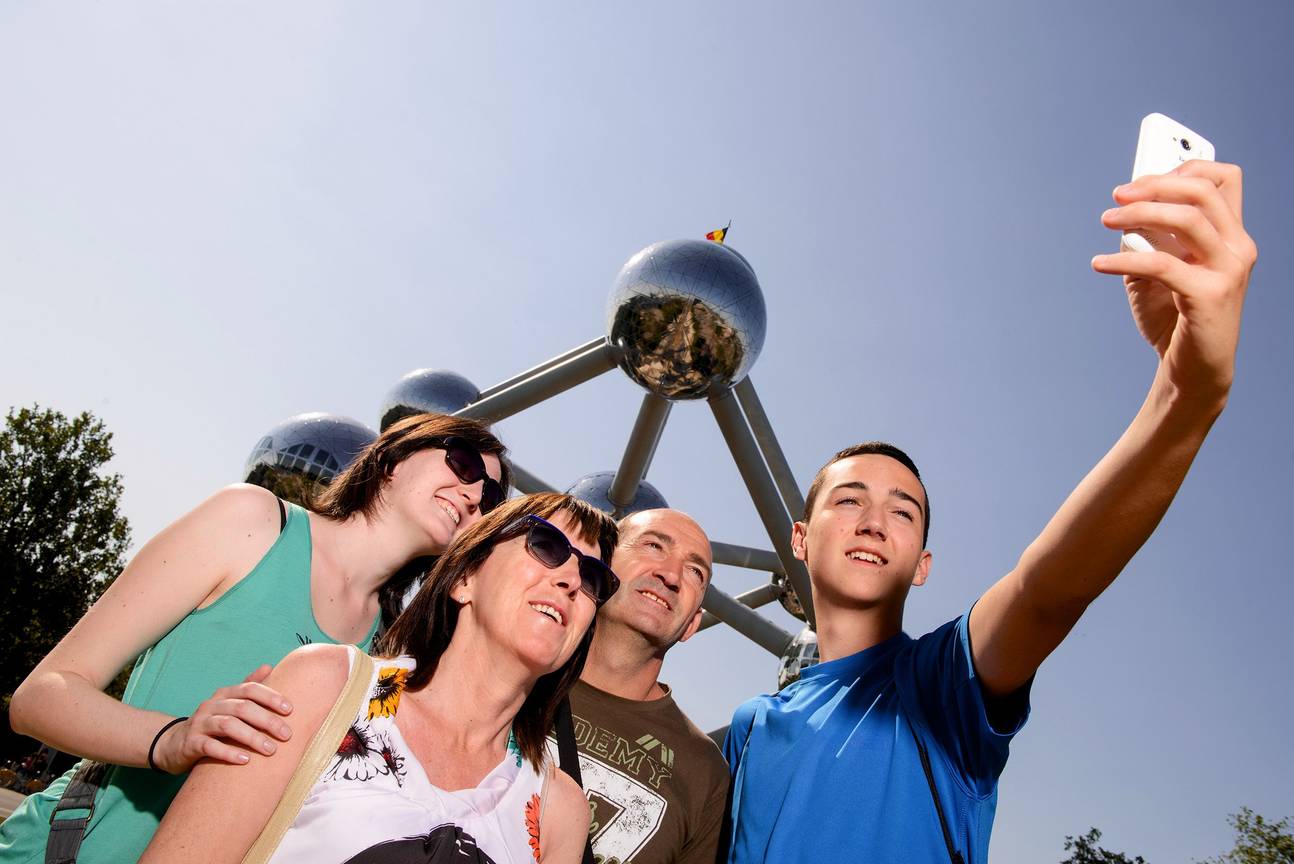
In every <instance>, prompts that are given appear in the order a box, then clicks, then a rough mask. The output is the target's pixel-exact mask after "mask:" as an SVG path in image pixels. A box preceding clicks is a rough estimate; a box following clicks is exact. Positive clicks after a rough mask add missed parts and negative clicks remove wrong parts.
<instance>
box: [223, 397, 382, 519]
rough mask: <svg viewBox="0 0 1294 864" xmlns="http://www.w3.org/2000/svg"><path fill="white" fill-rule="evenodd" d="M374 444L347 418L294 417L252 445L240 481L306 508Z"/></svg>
mask: <svg viewBox="0 0 1294 864" xmlns="http://www.w3.org/2000/svg"><path fill="white" fill-rule="evenodd" d="M375 438H377V433H375V432H374V431H373V430H372V429H370V428H368V427H367V426H365V425H364V424H363V423H361V422H359V421H358V420H352V419H350V418H349V417H339V416H337V415H336V414H324V413H321V412H315V413H312V414H298V415H297V416H295V417H289V418H288V419H287V420H284V421H283V422H282V423H280V424H279V425H277V426H275V427H274V428H273V429H271V430H270V431H269V432H267V433H266V434H265V435H264V437H262V438H261V440H260V441H258V442H256V446H255V447H254V448H253V449H252V455H251V456H249V457H247V467H246V468H245V469H244V470H243V480H244V481H246V482H248V483H255V484H256V485H257V486H264V487H265V488H266V489H268V490H270V491H271V492H273V493H274V494H275V495H278V496H279V497H280V498H283V499H286V500H288V501H292V502H295V503H297V504H302V505H307V504H308V502H310V501H311V500H312V499H313V498H314V496H315V494H316V493H318V492H319V491H320V490H322V488H323V487H324V486H327V485H328V484H329V483H330V482H331V481H332V479H333V478H334V477H336V476H337V475H338V474H339V473H341V471H342V469H343V468H345V467H346V466H347V465H349V464H350V463H351V462H352V461H353V460H354V459H355V457H356V456H358V455H359V453H360V451H361V450H363V449H364V448H365V447H367V446H368V445H369V444H370V443H371V442H372V441H373V439H375Z"/></svg>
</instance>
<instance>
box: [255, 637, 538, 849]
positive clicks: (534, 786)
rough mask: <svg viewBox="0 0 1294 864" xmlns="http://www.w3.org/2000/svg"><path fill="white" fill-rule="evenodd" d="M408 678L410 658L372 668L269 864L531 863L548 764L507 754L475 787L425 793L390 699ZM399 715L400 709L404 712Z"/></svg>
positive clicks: (426, 784)
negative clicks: (361, 695)
mask: <svg viewBox="0 0 1294 864" xmlns="http://www.w3.org/2000/svg"><path fill="white" fill-rule="evenodd" d="M354 650H355V649H353V648H352V649H351V651H352V652H354ZM354 656H356V655H355V653H352V658H353V657H354ZM416 668H417V664H416V662H415V661H414V660H413V658H411V657H390V658H381V659H379V660H378V661H377V663H376V665H375V667H374V669H373V673H372V678H371V679H370V683H369V692H368V693H367V694H365V695H366V697H367V698H365V699H364V700H362V701H361V703H360V705H359V706H358V709H357V711H356V714H355V716H354V717H353V718H352V722H351V724H350V728H349V729H348V730H347V732H346V735H345V737H344V739H343V741H342V742H341V746H339V747H338V748H337V752H336V753H335V754H334V755H333V756H332V758H331V760H330V762H329V764H328V766H327V768H326V769H325V770H324V772H323V774H322V775H321V776H320V778H319V780H318V781H316V782H315V784H314V786H313V787H312V788H311V790H310V793H309V794H308V795H307V796H306V799H305V801H304V802H303V803H302V806H301V812H300V813H299V814H298V815H297V819H296V821H295V823H294V827H293V829H292V830H289V831H288V832H287V833H286V834H285V835H284V836H283V840H282V841H281V843H280V844H279V848H278V849H277V850H276V851H275V853H274V856H273V858H271V861H272V862H273V864H319V862H330V861H331V862H339V861H346V862H349V864H370V862H372V864H376V862H382V864H459V862H463V864H467V862H472V864H493V862H499V864H522V862H529V864H534V862H535V861H537V860H539V858H538V857H537V850H538V848H539V811H540V810H541V809H542V806H543V805H542V803H541V800H542V799H541V796H542V795H543V789H544V784H545V782H547V779H548V778H549V777H550V776H551V771H552V770H553V768H552V765H551V763H548V764H544V765H543V766H542V767H539V768H536V767H535V766H533V765H532V764H530V763H529V762H527V761H526V760H525V759H524V757H523V758H522V759H520V764H518V763H519V760H518V754H517V752H516V750H515V749H513V748H508V749H506V750H505V751H504V752H502V753H500V754H499V756H500V760H499V763H498V764H497V765H496V766H495V767H494V769H493V770H492V771H490V772H489V773H488V774H487V775H486V776H485V777H483V778H482V779H481V780H480V782H479V783H478V784H477V785H475V786H474V787H472V788H469V789H455V790H446V789H442V788H440V787H438V786H436V785H434V784H433V783H432V782H431V780H430V779H429V777H428V768H427V767H426V766H423V765H421V764H419V762H418V759H417V757H416V756H415V755H414V754H413V752H412V751H411V750H410V749H409V745H408V743H407V742H406V741H405V740H404V735H403V734H402V733H403V729H402V727H401V726H400V725H399V722H398V718H399V714H398V710H399V708H400V707H401V701H400V698H399V697H400V695H401V694H402V693H403V692H404V690H405V689H406V687H407V682H408V680H409V678H411V677H412V676H413V674H414V671H415V670H416ZM401 673H402V674H401ZM408 705H409V702H408V700H404V703H403V707H405V708H407V707H408ZM514 746H515V745H514Z"/></svg>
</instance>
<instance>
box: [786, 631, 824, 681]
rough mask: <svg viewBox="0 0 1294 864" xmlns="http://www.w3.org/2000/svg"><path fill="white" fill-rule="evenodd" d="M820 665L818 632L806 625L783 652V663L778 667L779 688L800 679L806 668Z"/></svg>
mask: <svg viewBox="0 0 1294 864" xmlns="http://www.w3.org/2000/svg"><path fill="white" fill-rule="evenodd" d="M816 665H818V634H817V633H814V632H813V628H812V627H805V628H804V629H803V630H801V631H800V634H799V635H798V636H796V637H795V638H794V639H792V640H791V644H789V645H787V646H786V650H785V651H783V652H782V663H781V665H780V666H778V668H777V689H778V690H781V689H782V688H783V687H785V686H786V685H788V684H793V683H795V682H796V681H799V680H800V676H801V675H802V674H804V670H805V669H808V668H809V667H810V666H816Z"/></svg>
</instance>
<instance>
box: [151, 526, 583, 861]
mask: <svg viewBox="0 0 1294 864" xmlns="http://www.w3.org/2000/svg"><path fill="white" fill-rule="evenodd" d="M548 521H550V522H552V523H553V524H554V525H555V526H557V527H558V528H559V529H561V530H562V531H563V533H565V534H566V536H567V538H568V540H570V541H572V542H573V544H574V546H575V548H577V549H579V550H580V551H581V552H583V553H584V554H586V555H594V556H596V554H597V547H596V545H594V544H590V543H588V542H586V541H584V540H581V539H580V538H579V537H578V535H577V534H576V532H575V530H574V525H573V524H572V522H571V520H570V518H569V516H567V515H566V514H565V513H564V512H559V513H558V514H557V515H555V516H553V517H551V518H550V519H549V520H548ZM525 543H526V540H525V537H524V535H523V536H520V537H516V538H513V539H510V540H506V541H504V542H502V543H498V544H496V545H495V546H494V547H493V549H492V550H491V551H490V554H489V557H488V558H487V559H486V560H485V562H484V563H483V564H482V565H481V566H480V567H479V568H478V569H477V570H476V571H474V572H473V573H471V574H469V575H468V576H467V577H466V578H465V579H464V580H463V581H462V582H460V583H459V584H458V585H456V586H455V587H454V588H453V590H452V591H451V592H450V596H451V598H452V599H453V601H454V602H455V603H457V604H458V605H459V617H458V623H457V625H456V626H455V628H454V634H453V636H452V638H451V639H450V643H449V646H448V647H447V648H446V650H445V652H444V653H443V654H441V656H440V658H439V660H438V662H437V664H436V671H435V673H434V675H433V676H432V678H431V680H430V681H429V682H428V683H427V685H426V686H425V687H423V688H421V689H419V690H405V691H404V692H403V693H402V694H401V697H400V702H399V712H398V713H397V715H396V718H395V723H396V726H397V728H398V729H399V730H400V734H401V737H402V738H403V739H404V744H405V746H406V747H407V748H408V750H409V751H410V752H411V754H412V755H413V757H414V758H415V759H416V761H417V762H418V764H420V765H421V766H422V770H423V771H424V772H425V774H426V776H427V779H428V780H429V781H430V782H431V783H432V784H433V785H435V786H437V787H439V788H441V789H445V790H450V791H455V790H462V789H472V788H475V787H476V786H478V785H479V784H480V783H481V782H482V780H483V779H484V778H485V777H486V776H487V775H489V774H490V772H491V771H493V770H494V769H495V768H496V767H497V766H498V765H499V762H500V760H501V759H503V758H504V756H505V753H506V752H507V741H508V734H509V730H510V729H511V726H512V722H513V719H514V718H515V716H516V714H517V712H518V710H519V709H520V708H521V706H522V704H523V703H524V701H525V699H526V697H527V695H528V694H529V693H530V691H531V688H532V687H533V686H534V684H535V681H536V680H537V679H538V678H539V677H540V676H542V675H545V674H548V673H549V672H553V671H555V670H556V669H558V668H560V667H561V666H562V665H563V664H564V663H566V661H567V660H569V659H570V657H571V655H572V653H573V652H574V651H575V649H576V647H577V646H578V644H579V642H580V640H581V639H582V638H583V636H584V634H585V632H586V631H587V629H588V627H589V624H590V623H591V622H592V620H593V615H594V611H595V610H594V602H593V600H592V598H591V597H589V596H588V595H587V594H585V593H584V592H583V591H582V590H581V589H580V577H579V570H578V564H577V561H576V558H575V557H574V556H572V557H571V558H569V559H568V560H567V561H566V562H564V563H563V564H562V566H561V567H557V568H548V567H546V566H544V565H543V564H542V563H540V562H539V561H538V560H536V559H535V558H534V557H533V556H531V555H530V553H529V552H528V551H527V550H526V546H525ZM537 606H544V607H548V608H551V609H553V610H555V611H557V612H558V613H559V615H560V617H561V619H562V620H561V622H560V623H559V622H557V621H554V620H553V618H552V617H550V616H549V615H546V614H544V613H543V612H541V611H539V610H538V609H537V608H536V607H537ZM347 670H348V661H347V659H346V654H345V648H343V647H342V646H338V645H310V646H306V647H305V648H302V649H299V650H297V651H294V652H293V653H292V654H289V655H288V657H287V658H285V659H284V660H283V662H281V663H280V664H279V665H278V666H277V667H276V668H275V670H274V673H273V674H272V675H271V677H270V678H269V679H268V683H269V684H270V685H271V686H273V687H274V688H276V689H278V690H281V691H282V692H283V693H284V694H285V695H286V696H288V698H291V699H292V700H293V701H294V703H295V704H296V705H297V710H298V712H299V714H300V720H301V723H302V729H303V731H304V732H305V733H306V734H303V735H300V736H296V737H294V738H293V739H292V741H290V742H288V743H287V744H285V745H284V751H285V753H284V755H285V756H286V757H287V758H278V757H276V758H274V759H258V760H254V761H253V762H252V763H250V765H248V766H241V767H234V766H225V765H219V764H207V763H204V764H201V765H199V766H198V767H197V768H196V770H194V771H193V772H192V774H191V775H190V778H189V781H188V782H187V783H186V784H185V786H184V788H183V789H182V790H181V792H180V795H179V796H178V797H177V798H176V800H175V803H173V804H172V805H171V808H170V810H169V811H168V813H167V816H166V818H165V819H164V820H163V822H162V825H161V828H160V829H159V831H158V833H157V835H156V836H155V837H154V838H153V841H152V844H151V845H150V846H149V849H148V851H147V853H146V855H145V857H144V859H143V860H144V861H147V862H151V861H176V860H189V859H190V858H192V857H193V856H194V854H197V853H199V852H200V853H202V854H206V855H207V857H208V858H209V859H210V860H239V859H240V858H241V856H242V854H243V853H244V852H245V851H246V849H247V848H248V847H249V846H250V844H251V842H252V840H253V839H254V838H255V835H256V832H257V830H259V827H258V826H260V825H261V824H263V823H264V821H265V819H266V817H267V815H268V813H269V812H270V810H272V808H273V806H274V804H275V803H276V802H277V800H278V799H279V797H280V796H281V795H282V790H283V788H284V787H285V786H286V785H287V782H288V777H289V775H290V773H291V771H292V769H293V767H294V766H295V765H296V763H297V761H299V760H300V758H301V756H302V755H303V754H304V751H305V744H306V741H308V740H309V738H310V733H311V732H312V730H314V729H315V728H317V727H318V726H319V725H320V724H321V723H322V722H323V720H324V716H325V715H326V713H327V711H328V710H329V709H330V708H331V706H332V704H333V701H334V700H335V699H336V694H337V693H338V692H339V691H340V690H341V688H342V686H343V684H344V682H345V680H346V673H347ZM234 772H238V773H234ZM217 802H219V803H217ZM544 804H545V809H544V811H543V813H542V815H541V816H540V820H541V823H540V837H541V841H540V842H541V843H542V844H543V846H542V848H541V850H540V852H541V856H542V859H543V860H545V861H553V862H562V864H574V862H575V861H578V860H579V855H580V850H581V849H582V845H581V843H582V838H583V837H584V836H585V835H586V834H587V831H588V821H589V812H588V806H587V802H586V800H585V798H584V795H583V793H582V792H581V790H580V789H579V786H578V785H576V783H575V782H574V781H573V780H571V779H570V778H569V777H567V776H566V775H564V774H561V773H560V772H556V771H554V773H553V774H552V775H551V776H550V778H549V780H548V783H547V786H546V791H545V792H544Z"/></svg>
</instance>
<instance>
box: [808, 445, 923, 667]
mask: <svg viewBox="0 0 1294 864" xmlns="http://www.w3.org/2000/svg"><path fill="white" fill-rule="evenodd" d="M924 526H925V492H924V491H923V490H922V487H921V482H920V481H919V480H918V479H917V477H916V475H915V474H913V473H912V472H911V471H909V470H908V469H907V468H906V467H904V466H903V464H902V463H900V462H898V461H896V460H894V459H892V458H890V457H889V456H883V455H880V454H876V453H868V454H865V455H862V456H851V457H849V458H848V459H842V460H840V461H839V462H836V463H834V464H832V465H831V466H829V467H828V468H827V469H826V475H825V482H824V483H823V486H822V492H821V493H820V494H819V496H818V499H817V501H816V502H815V504H814V509H813V513H812V514H811V516H810V518H809V520H808V521H807V522H796V523H795V526H794V528H793V530H792V534H791V546H792V549H793V550H794V552H795V557H797V558H799V559H800V560H801V561H803V562H804V563H805V565H806V566H807V567H808V569H809V574H810V577H811V579H812V582H813V603H814V608H815V610H816V612H817V619H818V620H817V623H818V627H817V630H818V645H819V651H820V652H821V656H822V659H823V660H834V659H836V658H837V657H843V656H845V655H847V654H852V653H853V652H855V651H857V650H859V649H858V647H857V646H860V645H872V644H876V643H877V642H881V641H883V640H885V639H888V638H890V637H891V636H894V635H895V634H897V633H898V632H899V631H900V630H901V629H902V626H903V606H904V603H905V601H906V600H907V596H908V591H909V590H910V589H911V588H912V586H914V585H922V584H924V583H925V581H926V578H927V577H928V576H929V574H930V561H931V556H930V553H929V552H928V551H927V550H925V549H924V548H922V542H921V538H922V530H923V528H924Z"/></svg>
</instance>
